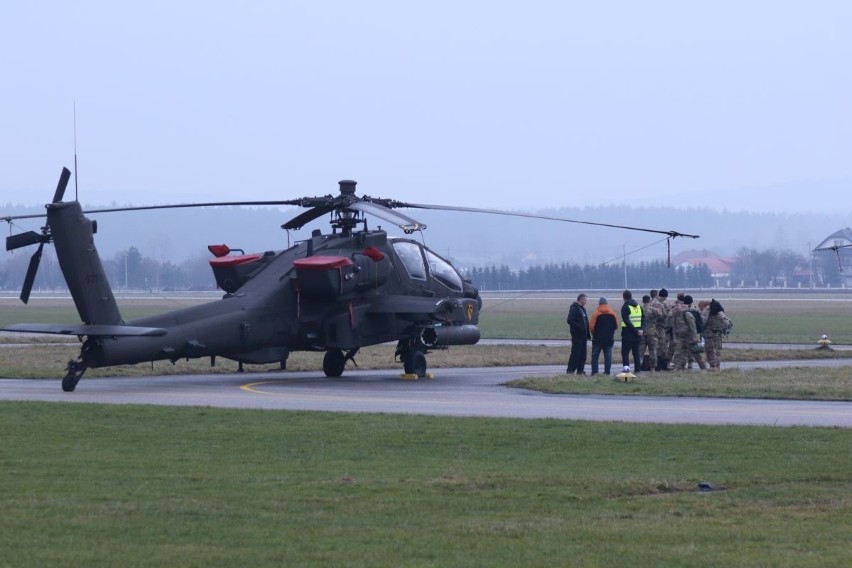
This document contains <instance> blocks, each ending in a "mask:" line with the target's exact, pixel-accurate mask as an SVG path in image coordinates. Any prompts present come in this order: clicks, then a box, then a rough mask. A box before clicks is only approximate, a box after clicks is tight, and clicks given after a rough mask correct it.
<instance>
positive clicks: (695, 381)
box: [508, 365, 852, 400]
mask: <svg viewBox="0 0 852 568" xmlns="http://www.w3.org/2000/svg"><path fill="white" fill-rule="evenodd" d="M614 368H615V369H618V368H619V367H614ZM587 372H588V371H587ZM613 372H615V371H613ZM508 386H511V387H516V388H524V389H529V390H535V391H540V392H547V393H556V394H619V395H637V396H706V397H720V398H772V399H793V400H852V366H849V365H847V366H843V367H833V368H832V367H791V368H780V369H754V370H749V371H741V370H739V369H736V368H731V369H723V370H722V371H721V372H714V373H711V372H699V371H698V370H693V371H681V372H662V373H640V375H639V376H638V377H637V378H636V379H632V380H629V381H628V382H624V381H623V380H621V379H618V378H616V377H615V376H609V377H607V376H602V375H596V376H595V377H578V376H576V375H558V376H555V377H550V376H545V377H541V376H539V377H526V378H523V379H519V380H517V381H512V382H510V383H508Z"/></svg>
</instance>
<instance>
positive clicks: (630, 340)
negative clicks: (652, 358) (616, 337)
mask: <svg viewBox="0 0 852 568" xmlns="http://www.w3.org/2000/svg"><path fill="white" fill-rule="evenodd" d="M641 345H642V338H641V337H639V335H638V334H636V333H632V332H626V333H622V334H621V364H622V365H624V366H625V367H626V366H627V365H629V364H630V354H631V353H633V372H634V373H638V372H639V371H640V370H641V369H642V353H641V351H640V349H639V347H640V346H641Z"/></svg>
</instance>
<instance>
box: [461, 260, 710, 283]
mask: <svg viewBox="0 0 852 568" xmlns="http://www.w3.org/2000/svg"><path fill="white" fill-rule="evenodd" d="M470 277H471V280H472V281H473V283H474V285H475V286H477V287H479V288H480V289H482V290H559V289H565V288H572V289H595V290H599V289H609V288H641V289H644V288H649V289H650V288H660V287H663V286H665V287H671V288H707V287H710V286H712V285H713V278H712V277H711V276H710V269H708V268H707V266H705V265H700V266H698V267H695V268H692V267H684V268H668V267H667V266H666V263H665V262H662V261H655V262H640V263H638V264H628V265H627V266H626V267H625V266H624V265H609V264H608V265H590V264H586V265H580V264H576V263H561V264H545V265H537V266H530V267H528V268H523V269H521V270H517V271H512V270H509V268H508V267H506V266H501V267H496V266H488V267H481V268H480V267H477V268H474V269H472V270H471V271H470Z"/></svg>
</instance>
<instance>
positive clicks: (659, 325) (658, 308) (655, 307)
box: [650, 288, 672, 371]
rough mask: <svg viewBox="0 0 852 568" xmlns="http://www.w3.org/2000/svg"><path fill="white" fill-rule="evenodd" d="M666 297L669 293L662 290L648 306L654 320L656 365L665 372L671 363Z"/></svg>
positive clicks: (669, 325)
mask: <svg viewBox="0 0 852 568" xmlns="http://www.w3.org/2000/svg"><path fill="white" fill-rule="evenodd" d="M668 297H669V291H668V290H666V289H665V288H662V289H661V290H660V291H659V293H658V294H657V297H656V298H654V300H653V301H652V302H651V305H650V309H651V311H652V312H653V313H654V316H655V318H656V319H655V320H654V326H655V328H656V336H657V365H658V367H659V370H661V371H667V370H668V369H669V363H670V362H671V359H670V358H669V355H668V352H669V343H670V341H669V331H670V330H671V317H670V316H671V311H672V305H671V304H669V303H668V301H667V300H668Z"/></svg>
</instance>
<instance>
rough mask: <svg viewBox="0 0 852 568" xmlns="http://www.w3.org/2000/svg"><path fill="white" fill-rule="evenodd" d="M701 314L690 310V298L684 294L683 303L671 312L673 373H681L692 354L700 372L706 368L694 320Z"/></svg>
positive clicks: (679, 303) (678, 304)
mask: <svg viewBox="0 0 852 568" xmlns="http://www.w3.org/2000/svg"><path fill="white" fill-rule="evenodd" d="M700 317H701V314H699V313H698V311H697V310H693V309H692V296H690V295H688V294H684V296H683V301H682V302H678V303H677V305H675V308H674V309H673V310H672V329H673V331H674V343H675V350H674V357H673V358H672V367H673V369H674V370H675V371H683V370H684V369H685V368H686V361H687V357H688V354H690V353H691V354H692V356H693V358H694V359H695V361H696V362H697V363H698V367H699V368H701V369H702V370H704V369H706V368H707V362H706V361H705V360H704V348H703V346H701V343H700V342H701V336H700V335H699V333H698V325H697V324H696V323H695V322H696V319H695V318H700Z"/></svg>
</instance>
